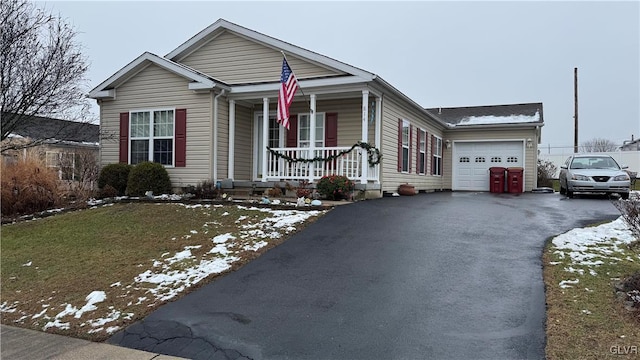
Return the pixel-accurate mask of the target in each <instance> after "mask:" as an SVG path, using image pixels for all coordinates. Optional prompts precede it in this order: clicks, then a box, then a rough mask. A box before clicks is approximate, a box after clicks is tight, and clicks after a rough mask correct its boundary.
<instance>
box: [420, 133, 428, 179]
mask: <svg viewBox="0 0 640 360" xmlns="http://www.w3.org/2000/svg"><path fill="white" fill-rule="evenodd" d="M418 136H419V138H418V141H420V144H419V157H418V174H424V173H425V172H426V169H425V166H426V162H427V133H426V132H425V131H424V130H422V129H420V132H419V135H418Z"/></svg>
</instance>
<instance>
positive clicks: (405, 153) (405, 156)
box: [402, 120, 410, 172]
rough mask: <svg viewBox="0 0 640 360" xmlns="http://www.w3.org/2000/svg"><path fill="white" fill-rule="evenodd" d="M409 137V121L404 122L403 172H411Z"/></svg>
mask: <svg viewBox="0 0 640 360" xmlns="http://www.w3.org/2000/svg"><path fill="white" fill-rule="evenodd" d="M409 137H410V126H409V122H408V121H404V120H403V121H402V172H409V146H410V145H409Z"/></svg>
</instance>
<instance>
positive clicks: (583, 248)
mask: <svg viewBox="0 0 640 360" xmlns="http://www.w3.org/2000/svg"><path fill="white" fill-rule="evenodd" d="M634 240H635V238H634V237H633V235H632V233H631V232H630V231H629V230H628V227H627V225H626V224H625V223H624V222H623V221H622V220H621V219H618V220H616V221H614V222H611V223H606V224H601V225H599V226H594V227H589V228H585V229H574V230H571V231H569V232H568V233H565V234H562V235H560V236H558V237H556V238H554V239H552V240H551V241H549V242H548V244H547V246H546V248H545V252H544V256H543V262H544V280H545V287H546V297H547V347H546V355H547V359H558V360H560V359H609V358H610V359H621V358H629V359H631V358H637V356H638V351H639V349H638V348H639V347H640V322H639V321H638V318H637V316H638V315H637V311H636V312H630V311H627V310H625V306H624V301H625V299H624V298H623V297H621V296H620V295H622V294H623V293H618V294H617V293H616V289H615V284H616V283H619V282H620V281H621V280H623V277H626V276H629V275H631V274H633V273H635V272H638V271H640V256H639V254H638V252H637V251H638V248H637V247H633V248H631V247H629V244H630V243H632V242H633V241H634Z"/></svg>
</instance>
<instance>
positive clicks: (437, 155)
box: [431, 136, 442, 176]
mask: <svg viewBox="0 0 640 360" xmlns="http://www.w3.org/2000/svg"><path fill="white" fill-rule="evenodd" d="M432 146H433V161H432V162H431V174H433V175H438V176H440V175H442V139H441V138H439V137H435V136H434V137H433V145H432Z"/></svg>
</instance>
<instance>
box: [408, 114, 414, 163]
mask: <svg viewBox="0 0 640 360" xmlns="http://www.w3.org/2000/svg"><path fill="white" fill-rule="evenodd" d="M412 140H413V125H411V124H409V159H408V163H409V173H411V145H412V142H413V141H412Z"/></svg>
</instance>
